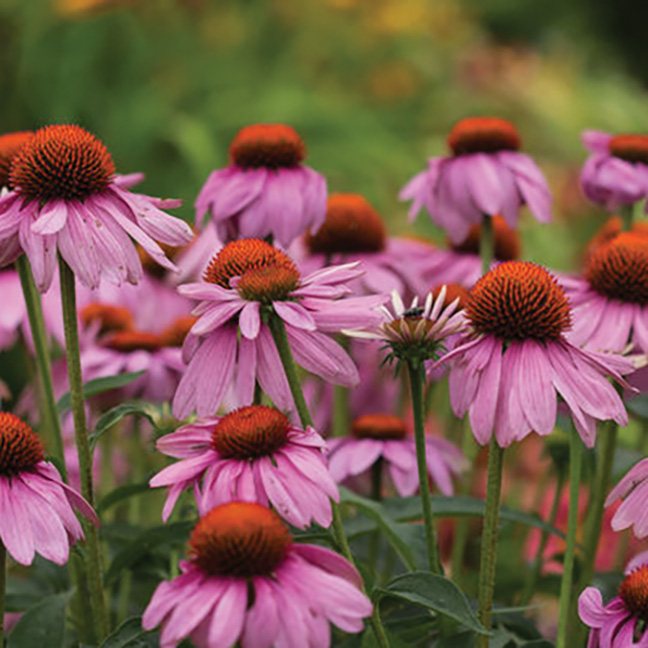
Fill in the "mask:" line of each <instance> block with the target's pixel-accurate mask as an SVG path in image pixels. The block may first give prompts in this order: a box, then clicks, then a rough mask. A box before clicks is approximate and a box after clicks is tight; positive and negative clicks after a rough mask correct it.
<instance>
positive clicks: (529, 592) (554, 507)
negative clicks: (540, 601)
mask: <svg viewBox="0 0 648 648" xmlns="http://www.w3.org/2000/svg"><path fill="white" fill-rule="evenodd" d="M564 487H565V474H564V471H561V472H559V473H558V478H557V480H556V491H555V493H554V497H553V501H552V503H551V511H550V512H549V519H548V520H547V523H548V524H550V525H551V526H553V525H554V524H555V523H556V517H557V516H558V507H559V506H560V497H561V495H562V492H563V488H564ZM548 541H549V531H544V530H543V531H542V535H541V536H540V544H539V545H538V550H537V551H536V556H535V560H534V562H533V568H532V569H531V571H530V572H529V576H528V578H527V581H526V584H525V586H524V592H523V594H522V600H521V601H520V605H527V604H528V603H529V601H530V600H531V598H532V596H533V593H534V591H535V587H536V584H537V582H538V578H540V572H541V571H542V562H543V560H542V557H543V555H544V552H545V548H546V547H547V542H548Z"/></svg>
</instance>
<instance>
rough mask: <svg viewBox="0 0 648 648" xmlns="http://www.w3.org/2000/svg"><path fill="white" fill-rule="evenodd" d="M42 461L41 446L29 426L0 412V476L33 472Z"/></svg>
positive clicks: (12, 416) (43, 457) (43, 458)
mask: <svg viewBox="0 0 648 648" xmlns="http://www.w3.org/2000/svg"><path fill="white" fill-rule="evenodd" d="M44 460H45V454H44V452H43V445H42V443H41V441H40V439H39V438H38V436H37V435H36V433H35V432H33V430H32V429H31V428H30V427H29V425H27V423H25V422H24V421H23V420H22V419H20V418H18V417H17V416H14V415H13V414H10V413H9V412H0V475H2V476H5V477H13V476H14V475H17V474H18V473H21V472H29V471H33V470H34V469H35V468H36V465H37V464H38V463H40V462H41V461H44Z"/></svg>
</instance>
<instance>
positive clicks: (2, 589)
mask: <svg viewBox="0 0 648 648" xmlns="http://www.w3.org/2000/svg"><path fill="white" fill-rule="evenodd" d="M6 591H7V550H6V549H5V546H4V545H3V544H2V540H0V648H1V647H2V646H4V615H5V598H6Z"/></svg>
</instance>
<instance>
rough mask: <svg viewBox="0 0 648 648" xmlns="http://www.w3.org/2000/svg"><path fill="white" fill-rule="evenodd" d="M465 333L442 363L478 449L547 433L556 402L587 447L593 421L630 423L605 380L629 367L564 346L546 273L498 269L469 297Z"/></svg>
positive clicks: (567, 311)
mask: <svg viewBox="0 0 648 648" xmlns="http://www.w3.org/2000/svg"><path fill="white" fill-rule="evenodd" d="M465 315H466V321H467V323H468V331H467V333H466V334H465V336H464V337H463V339H460V340H458V341H457V342H456V346H455V348H454V349H453V350H452V351H451V352H450V353H448V354H447V355H446V356H445V357H444V358H443V359H442V361H443V362H445V361H449V360H451V359H452V364H451V365H450V400H451V403H452V407H453V409H454V412H455V414H456V415H457V416H463V415H464V414H465V413H466V412H468V413H469V418H470V423H471V426H472V429H473V433H474V434H475V437H476V439H477V441H478V442H479V443H487V442H488V440H489V439H490V437H491V434H492V433H493V430H494V431H495V434H496V436H497V440H498V443H499V444H500V445H502V446H507V445H509V444H510V443H511V442H512V441H514V440H520V439H522V438H524V437H525V436H526V435H527V434H529V433H530V432H531V431H532V430H533V431H535V432H537V433H538V434H541V435H547V434H550V433H551V431H552V430H553V428H554V425H555V421H556V414H557V396H561V397H562V399H563V401H564V402H565V405H566V406H567V409H568V410H569V412H570V414H571V416H572V418H573V420H574V423H575V425H576V429H577V430H578V431H579V433H580V434H581V436H582V438H583V440H584V442H585V443H586V445H588V447H591V446H592V445H593V443H594V439H595V435H596V420H606V419H613V420H615V421H617V423H619V424H620V425H625V423H626V422H627V413H626V411H625V408H624V406H623V402H622V401H621V398H620V397H619V395H618V393H617V392H616V390H615V389H614V388H613V386H612V385H611V384H610V383H609V382H608V381H607V378H606V377H607V376H610V377H612V378H614V379H615V380H617V381H619V382H621V384H623V385H626V383H625V382H624V381H623V380H622V378H621V374H625V373H630V372H631V371H633V369H634V366H633V364H632V362H631V361H630V360H627V359H625V358H622V357H620V356H605V355H602V354H597V353H593V352H588V351H583V350H581V349H578V348H577V347H575V346H573V345H572V344H570V343H569V342H568V341H567V340H566V339H565V334H566V333H567V332H568V330H569V327H570V325H571V317H572V316H571V308H570V304H569V301H568V300H567V297H566V295H565V292H564V290H563V289H562V287H561V286H560V285H559V284H558V282H557V281H556V279H555V278H554V277H553V276H552V275H551V274H549V273H548V272H547V271H546V270H545V269H544V268H542V267H541V266H538V265H536V264H533V263H529V262H519V261H509V262H506V263H502V264H501V265H499V266H497V267H496V268H495V269H493V270H491V271H490V272H488V273H487V274H486V275H484V276H483V277H482V278H481V279H480V280H479V281H478V282H477V283H476V284H475V286H474V287H473V289H472V290H471V292H470V298H469V301H468V306H467V307H466V311H465Z"/></svg>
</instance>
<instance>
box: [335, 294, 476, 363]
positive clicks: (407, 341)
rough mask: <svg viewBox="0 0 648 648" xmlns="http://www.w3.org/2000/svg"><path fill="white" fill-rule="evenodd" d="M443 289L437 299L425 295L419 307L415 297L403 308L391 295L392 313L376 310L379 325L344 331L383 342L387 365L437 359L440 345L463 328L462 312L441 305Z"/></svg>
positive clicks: (397, 299) (456, 305) (456, 302)
mask: <svg viewBox="0 0 648 648" xmlns="http://www.w3.org/2000/svg"><path fill="white" fill-rule="evenodd" d="M446 290H447V289H446V288H445V287H443V288H442V289H441V291H440V292H439V294H438V296H437V297H434V296H433V294H432V293H429V294H428V296H427V297H426V298H425V303H424V304H423V306H419V300H418V297H415V298H414V300H413V301H412V304H411V306H410V307H409V308H405V306H404V304H403V300H402V299H401V298H400V296H399V295H398V293H396V292H394V293H392V310H393V312H391V311H389V310H388V309H387V308H385V307H384V306H383V307H382V308H381V309H380V312H381V313H382V315H383V321H382V322H379V323H378V324H377V325H375V326H373V327H371V328H363V329H361V330H357V331H346V333H347V334H348V335H351V336H353V337H363V338H369V339H375V340H383V342H384V343H385V346H386V347H388V348H389V352H388V355H387V360H388V361H390V362H391V361H393V360H394V359H396V360H399V361H405V362H414V363H421V364H422V363H423V362H425V361H426V360H431V359H437V358H438V356H439V353H440V352H442V351H443V349H444V347H443V342H444V340H445V339H446V338H447V337H449V336H450V335H452V334H454V333H457V332H459V331H460V330H461V329H462V328H463V322H464V320H463V312H462V311H457V307H458V305H459V301H458V300H455V301H454V302H452V303H451V304H449V305H446V304H445V296H446Z"/></svg>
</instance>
